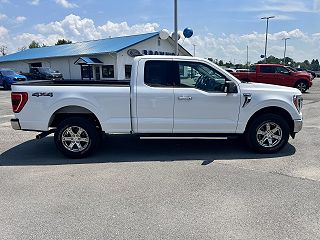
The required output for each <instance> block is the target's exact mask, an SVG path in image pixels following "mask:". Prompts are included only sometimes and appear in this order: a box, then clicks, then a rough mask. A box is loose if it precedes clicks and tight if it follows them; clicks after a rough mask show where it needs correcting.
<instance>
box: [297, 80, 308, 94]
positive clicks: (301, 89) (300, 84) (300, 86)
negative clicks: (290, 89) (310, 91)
mask: <svg viewBox="0 0 320 240" xmlns="http://www.w3.org/2000/svg"><path fill="white" fill-rule="evenodd" d="M297 88H298V89H299V90H300V91H301V92H305V91H307V85H306V84H305V83H304V82H300V83H298V85H297Z"/></svg>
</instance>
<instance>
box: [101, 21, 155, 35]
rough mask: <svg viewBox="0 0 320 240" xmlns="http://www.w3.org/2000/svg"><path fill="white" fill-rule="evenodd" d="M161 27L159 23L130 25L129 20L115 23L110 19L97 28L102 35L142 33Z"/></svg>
mask: <svg viewBox="0 0 320 240" xmlns="http://www.w3.org/2000/svg"><path fill="white" fill-rule="evenodd" d="M158 28H159V24H157V23H146V24H136V25H133V26H129V25H128V23H127V22H122V23H113V22H110V21H108V22H107V23H105V24H104V25H102V26H99V27H98V28H97V30H98V32H99V33H100V34H101V35H102V36H123V35H132V34H140V33H148V32H155V31H156V29H158Z"/></svg>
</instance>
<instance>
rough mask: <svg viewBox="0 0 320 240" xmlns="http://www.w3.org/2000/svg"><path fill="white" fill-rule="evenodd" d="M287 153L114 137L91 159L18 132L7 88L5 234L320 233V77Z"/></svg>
mask: <svg viewBox="0 0 320 240" xmlns="http://www.w3.org/2000/svg"><path fill="white" fill-rule="evenodd" d="M314 83H315V86H314V87H313V88H312V89H311V90H310V92H309V93H306V94H304V98H305V105H304V108H303V112H304V118H305V121H304V124H305V125H304V128H303V130H302V132H301V133H299V134H298V135H297V137H296V139H294V140H292V139H291V140H290V144H289V145H288V146H287V147H286V148H285V149H284V150H283V151H281V152H280V153H278V154H275V155H259V154H254V153H251V152H250V151H248V150H247V148H246V147H245V146H244V145H243V144H242V143H240V142H239V141H236V140H232V141H231V140H229V141H227V140H219V141H218V140H180V141H177V140H137V139H135V138H128V137H113V138H111V139H110V138H109V139H107V140H106V141H105V142H104V146H105V147H104V148H103V149H102V150H100V152H98V153H97V154H96V155H94V156H92V157H90V158H88V159H84V160H75V161H73V160H69V159H66V158H64V157H63V156H62V155H60V154H59V153H58V152H57V151H56V149H55V147H54V144H53V139H52V137H47V138H45V139H43V140H40V141H37V140H34V136H35V133H27V132H25V133H24V132H15V131H13V130H12V129H11V128H10V126H9V124H8V120H9V119H10V118H11V116H10V115H11V112H10V102H9V100H8V98H9V95H10V93H9V92H5V91H2V90H0V153H1V155H0V239H23V240H25V239H41V240H42V239H319V238H320V201H319V199H320V182H319V181H320V157H319V155H320V150H319V149H320V148H319V146H320V131H319V129H320V79H316V80H314Z"/></svg>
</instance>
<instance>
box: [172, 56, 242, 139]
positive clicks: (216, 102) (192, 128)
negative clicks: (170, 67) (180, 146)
mask: <svg viewBox="0 0 320 240" xmlns="http://www.w3.org/2000/svg"><path fill="white" fill-rule="evenodd" d="M176 67H177V68H178V70H179V73H178V83H177V85H176V86H175V88H174V95H175V107H174V128H173V132H174V133H235V131H236V128H237V124H238V115H239V109H240V92H239V90H238V93H226V92H225V91H224V89H225V83H226V80H229V79H227V77H226V76H224V75H223V74H222V73H220V72H219V71H217V70H215V69H214V68H213V67H211V66H209V65H207V64H206V63H201V62H187V61H179V62H176Z"/></svg>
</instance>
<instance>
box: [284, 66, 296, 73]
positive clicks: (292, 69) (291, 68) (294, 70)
mask: <svg viewBox="0 0 320 240" xmlns="http://www.w3.org/2000/svg"><path fill="white" fill-rule="evenodd" d="M286 68H289V69H290V70H291V71H293V72H298V70H297V69H295V68H293V67H288V66H286Z"/></svg>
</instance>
